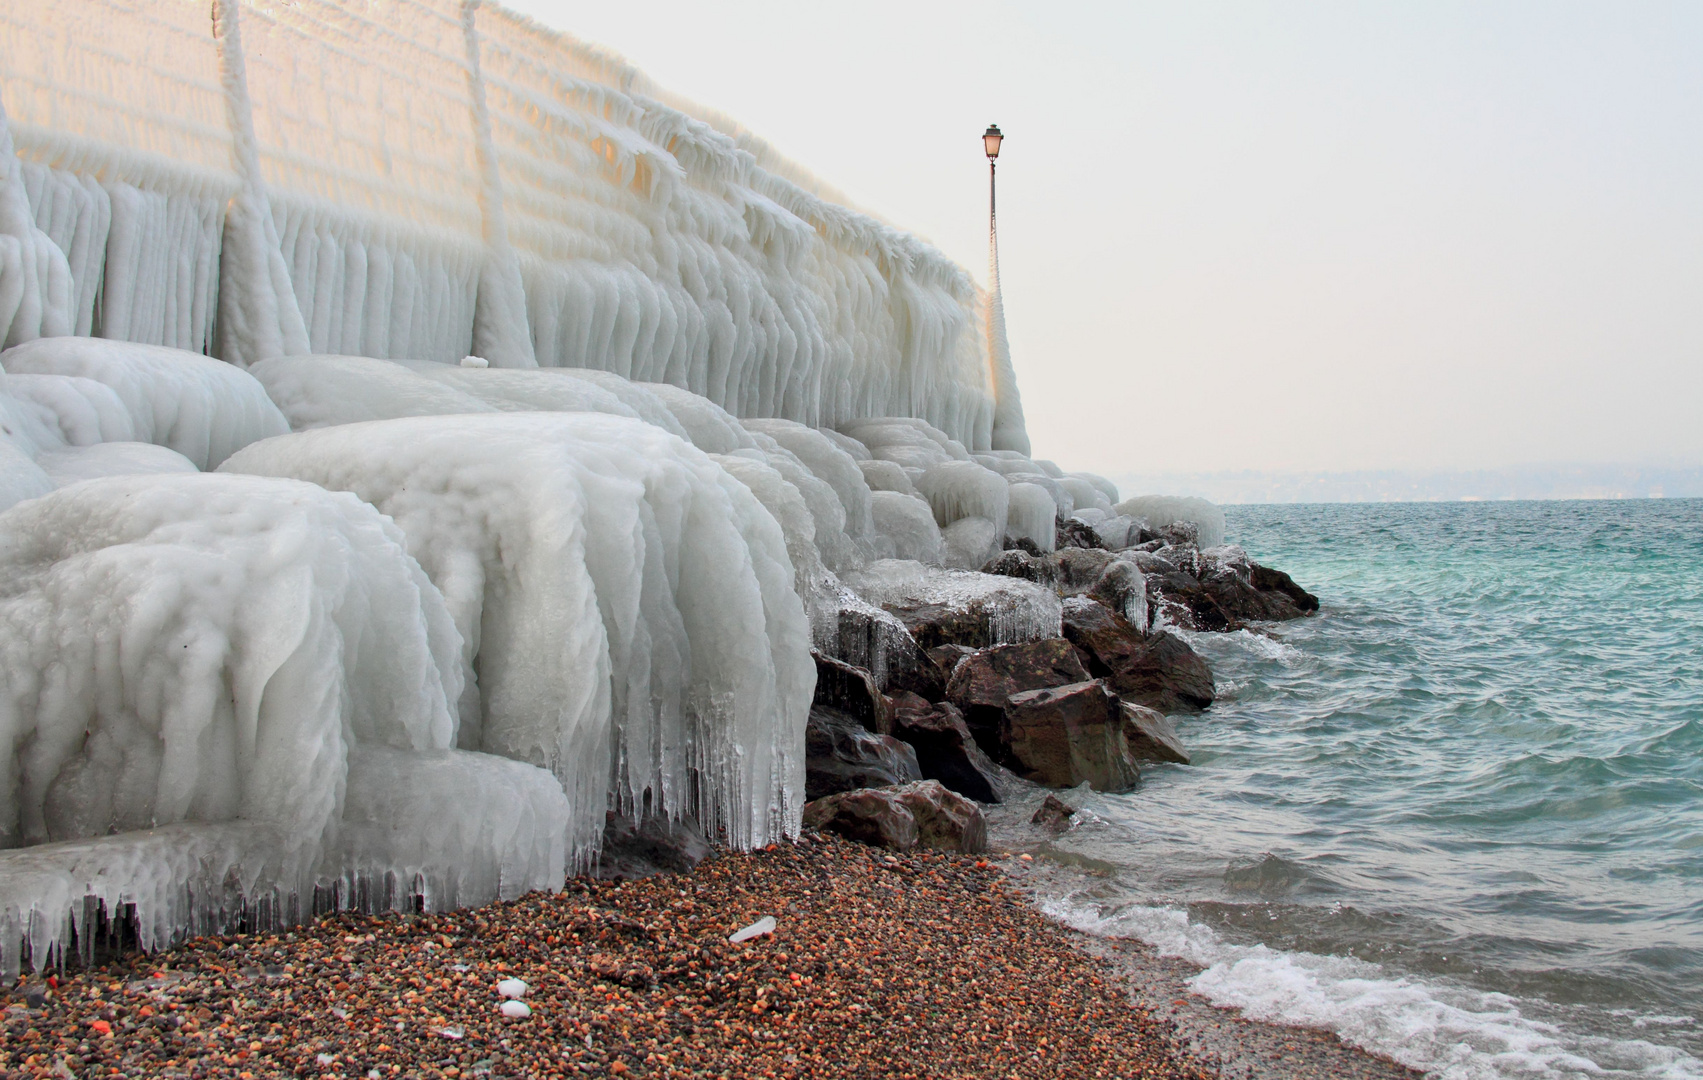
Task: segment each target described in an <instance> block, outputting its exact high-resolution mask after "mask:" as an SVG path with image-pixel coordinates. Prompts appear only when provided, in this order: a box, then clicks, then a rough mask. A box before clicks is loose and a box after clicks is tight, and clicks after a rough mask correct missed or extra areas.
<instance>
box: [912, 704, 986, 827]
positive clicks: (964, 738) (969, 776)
mask: <svg viewBox="0 0 1703 1080" xmlns="http://www.w3.org/2000/svg"><path fill="white" fill-rule="evenodd" d="M893 733H894V734H895V735H897V736H898V737H899V738H901V739H903V740H904V741H905V742H907V743H909V744H910V745H911V749H913V750H915V751H916V759H917V764H918V765H919V766H920V767H921V769H922V775H923V777H924V778H925V779H928V780H938V781H940V782H941V783H942V784H945V785H946V786H947V787H948V788H951V789H952V790H953V791H956V792H957V793H958V794H960V795H962V796H964V797H965V798H969V799H974V800H976V801H977V802H984V803H996V802H999V801H1000V797H999V788H998V782H999V772H1000V769H999V766H998V765H995V764H994V763H993V761H992V759H990V758H989V757H988V756H987V754H986V753H984V752H983V751H982V748H981V747H980V746H978V745H976V740H975V737H974V736H972V735H971V734H970V729H969V727H968V726H966V725H965V723H964V714H963V713H961V712H959V711H958V708H957V706H955V705H953V704H952V703H951V702H949V701H943V702H940V703H939V704H932V703H930V702H927V701H924V700H923V699H922V698H920V697H917V696H916V695H915V694H900V695H898V696H897V697H896V698H894V699H893Z"/></svg>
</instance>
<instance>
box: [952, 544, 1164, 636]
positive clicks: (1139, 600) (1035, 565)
mask: <svg viewBox="0 0 1703 1080" xmlns="http://www.w3.org/2000/svg"><path fill="white" fill-rule="evenodd" d="M1172 569H1173V570H1174V568H1172ZM982 572H983V573H986V574H999V575H1002V576H1004V577H1014V578H1021V579H1023V580H1025V581H1032V582H1034V583H1035V584H1037V585H1043V586H1045V587H1047V588H1049V589H1052V590H1053V591H1054V592H1056V593H1058V595H1059V596H1060V597H1061V598H1064V599H1068V598H1070V597H1072V596H1084V595H1086V596H1091V597H1093V598H1095V599H1096V600H1100V601H1102V602H1103V603H1105V604H1107V605H1108V606H1110V607H1112V608H1113V609H1114V610H1117V611H1121V612H1123V613H1124V614H1125V615H1126V616H1127V617H1129V618H1130V619H1132V620H1133V621H1135V622H1137V623H1139V624H1141V625H1143V626H1145V625H1146V624H1147V585H1146V582H1145V580H1144V578H1143V576H1142V572H1141V569H1140V567H1139V566H1138V565H1137V564H1136V563H1135V562H1134V561H1133V560H1131V559H1128V558H1125V557H1123V556H1122V555H1119V554H1115V553H1113V552H1110V551H1105V550H1103V549H1100V548H1083V547H1070V548H1060V549H1059V550H1057V551H1052V552H1048V553H1047V554H1045V555H1041V556H1034V557H1032V556H1029V555H1026V554H1024V553H1023V552H1020V551H1007V552H1005V553H1004V554H1003V555H1001V556H999V557H998V558H996V559H993V560H992V561H990V562H989V563H988V564H987V565H986V566H984V567H982Z"/></svg>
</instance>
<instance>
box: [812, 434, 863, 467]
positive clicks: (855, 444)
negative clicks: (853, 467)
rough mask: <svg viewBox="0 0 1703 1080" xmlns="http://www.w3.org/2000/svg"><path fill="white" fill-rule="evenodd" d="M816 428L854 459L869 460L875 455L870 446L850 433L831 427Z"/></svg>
mask: <svg viewBox="0 0 1703 1080" xmlns="http://www.w3.org/2000/svg"><path fill="white" fill-rule="evenodd" d="M816 430H817V431H820V432H821V433H822V437H823V438H825V439H827V440H828V441H829V442H831V443H833V444H834V445H835V446H837V447H839V448H840V449H841V450H844V451H845V452H846V453H848V454H850V455H851V456H852V460H853V461H868V460H869V459H870V458H872V457H874V456H875V455H873V454H871V453H870V452H869V447H867V446H865V445H864V444H863V443H861V442H859V441H858V440H856V439H854V438H852V437H851V436H850V435H846V434H843V433H841V432H838V431H835V430H834V429H833V428H830V427H819V428H817V429H816Z"/></svg>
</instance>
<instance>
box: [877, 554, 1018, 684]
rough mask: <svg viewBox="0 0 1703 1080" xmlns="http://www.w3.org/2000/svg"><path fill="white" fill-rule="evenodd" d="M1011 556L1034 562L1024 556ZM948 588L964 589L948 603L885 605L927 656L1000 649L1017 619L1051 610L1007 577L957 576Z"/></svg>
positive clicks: (948, 582) (894, 601)
mask: <svg viewBox="0 0 1703 1080" xmlns="http://www.w3.org/2000/svg"><path fill="white" fill-rule="evenodd" d="M1009 554H1011V555H1014V556H1016V557H1018V558H1029V557H1030V556H1028V555H1027V554H1025V553H1024V552H1021V551H1014V552H1010V553H1009ZM944 584H946V585H948V586H955V587H958V588H960V589H961V590H962V592H961V596H959V597H956V598H954V599H951V600H945V601H943V600H938V599H933V598H930V597H928V596H924V597H918V598H915V599H911V598H900V599H890V600H883V601H882V603H881V606H882V607H883V608H884V609H886V610H887V611H888V612H889V613H891V614H892V615H894V616H896V617H897V618H898V620H899V621H900V622H901V623H903V624H904V627H905V629H906V630H908V631H910V634H911V636H912V637H914V638H915V639H916V642H917V644H918V645H920V646H921V647H922V649H923V651H925V652H927V651H929V650H931V649H934V648H936V647H938V646H940V645H963V646H966V647H968V648H971V649H985V648H987V647H988V646H990V645H997V644H999V643H1000V641H1001V635H1002V634H1010V629H1009V627H1010V624H1011V623H1012V621H1013V619H1017V620H1024V619H1027V618H1031V617H1033V616H1034V615H1037V614H1043V613H1044V612H1045V610H1046V606H1047V605H1046V598H1045V597H1044V596H1038V595H1036V593H1035V592H1034V589H1035V586H1033V585H1031V584H1029V583H1027V582H1023V581H1011V580H1009V579H1008V578H1007V577H1006V576H1004V575H999V576H994V575H986V574H976V573H966V572H963V571H958V572H957V573H956V574H953V575H952V576H951V578H947V579H946V580H945V582H944ZM935 595H938V594H935ZM1005 640H1010V639H1009V637H1007V638H1005ZM924 696H926V695H924Z"/></svg>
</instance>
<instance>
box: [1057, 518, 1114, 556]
mask: <svg viewBox="0 0 1703 1080" xmlns="http://www.w3.org/2000/svg"><path fill="white" fill-rule="evenodd" d="M1053 546H1054V547H1056V548H1058V549H1059V550H1064V549H1065V548H1103V547H1105V546H1106V544H1105V542H1104V540H1103V539H1102V538H1101V536H1100V534H1099V532H1097V531H1096V530H1095V528H1094V526H1092V525H1090V524H1088V523H1087V522H1086V521H1078V520H1076V519H1075V518H1066V519H1065V520H1063V521H1061V522H1059V523H1058V532H1057V535H1056V538H1055V539H1054V541H1053Z"/></svg>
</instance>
